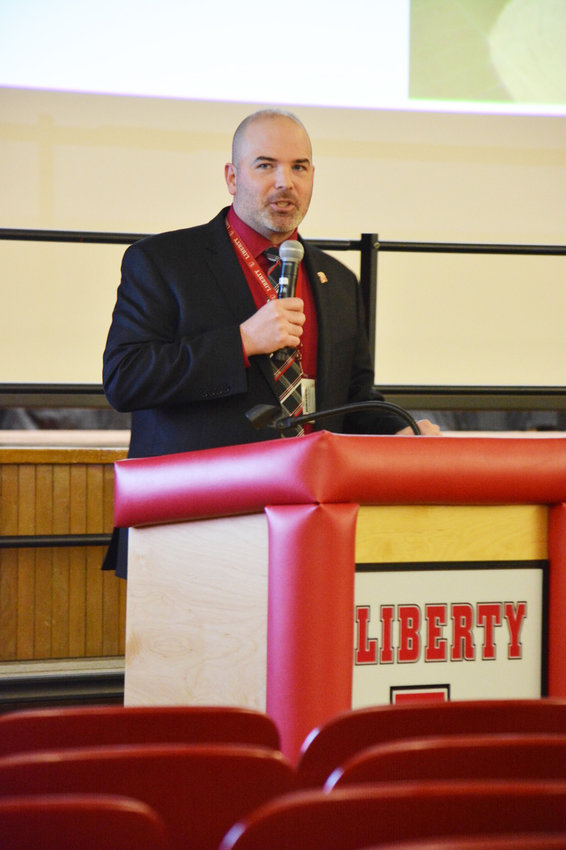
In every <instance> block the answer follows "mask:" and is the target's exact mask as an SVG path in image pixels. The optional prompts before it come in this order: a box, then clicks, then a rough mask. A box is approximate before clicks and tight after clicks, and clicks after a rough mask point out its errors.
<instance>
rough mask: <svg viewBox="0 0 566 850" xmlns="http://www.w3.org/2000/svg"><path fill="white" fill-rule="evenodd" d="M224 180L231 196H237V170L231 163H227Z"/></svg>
mask: <svg viewBox="0 0 566 850" xmlns="http://www.w3.org/2000/svg"><path fill="white" fill-rule="evenodd" d="M224 179H225V180H226V185H227V186H228V191H229V192H230V194H231V195H235V194H236V169H235V167H234V165H233V164H232V163H231V162H227V163H226V165H225V166H224Z"/></svg>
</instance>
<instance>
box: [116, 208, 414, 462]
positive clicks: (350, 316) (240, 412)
mask: <svg viewBox="0 0 566 850" xmlns="http://www.w3.org/2000/svg"><path fill="white" fill-rule="evenodd" d="M225 216H226V210H222V212H221V213H220V214H219V215H218V216H216V218H214V219H213V220H212V221H211V222H210V223H208V224H205V225H201V226H199V227H193V228H188V229H185V230H177V231H173V232H170V233H163V234H159V235H157V236H151V237H149V238H147V239H143V240H141V241H139V242H136V243H135V244H134V245H132V246H131V247H130V248H128V250H127V251H126V253H125V255H124V260H123V264H122V282H121V284H120V287H119V289H118V298H117V302H116V307H115V309H114V314H113V318H112V325H111V328H110V332H109V334H108V341H107V344H106V350H105V352H104V371H103V380H104V390H105V393H106V397H107V399H108V401H109V402H110V404H111V405H112V407H114V408H115V409H116V410H120V411H132V433H131V444H130V456H131V457H146V456H151V455H160V454H171V453H174V452H182V451H190V450H194V449H205V448H212V447H215V446H226V445H234V444H237V443H250V442H256V441H259V440H269V439H273V438H274V437H277V434H276V433H275V432H274V431H273V430H269V429H264V430H261V431H257V430H255V429H254V428H253V426H252V425H251V424H250V423H249V422H248V420H247V419H246V416H245V413H246V411H247V410H249V409H250V408H251V407H253V406H254V405H255V404H260V403H264V404H276V403H277V394H276V390H275V385H274V381H273V376H272V369H271V364H270V362H269V358H268V357H267V356H265V355H261V356H256V357H252V358H251V363H250V366H249V367H248V368H246V367H245V365H244V360H243V355H242V343H241V339H240V332H239V325H240V324H241V323H242V322H243V321H245V319H247V318H249V316H251V315H252V313H254V312H255V310H256V307H255V304H254V301H253V298H252V295H251V293H250V290H249V287H248V284H247V281H246V278H245V276H244V274H243V272H242V269H241V267H240V264H239V262H238V259H237V257H236V255H235V252H234V249H233V247H232V243H231V241H230V238H229V236H228V234H227V232H226V227H225V224H224V219H225ZM304 262H305V264H306V269H307V272H308V275H309V279H310V281H311V286H312V289H313V295H314V299H315V304H316V311H317V321H318V365H317V380H316V398H317V409H319V410H321V409H323V408H328V407H335V406H338V405H341V404H345V403H347V402H354V401H363V400H367V399H369V398H370V397H371V392H372V386H373V370H372V366H371V362H370V356H369V349H368V344H367V338H366V333H365V329H364V320H363V311H362V304H361V299H360V293H359V286H358V283H357V280H356V277H355V275H354V274H353V273H352V272H351V271H349V270H348V269H347V268H346V267H345V266H343V265H342V264H341V263H339V262H338V261H337V260H335V259H333V258H332V257H329V256H328V255H327V254H324V253H323V252H322V251H320V250H318V249H316V248H312V247H309V246H308V245H306V246H305V260H304ZM317 272H322V273H323V275H322V280H326V282H322V281H321V278H320V277H319V276H318V274H317ZM405 425H406V423H405V422H403V421H402V420H401V419H398V418H397V417H396V416H394V415H393V416H392V415H390V414H389V415H383V413H381V412H380V413H379V415H375V414H373V413H372V415H368V414H367V413H365V414H364V415H363V417H361V416H359V415H357V416H356V415H354V416H351V417H349V418H347V419H346V421H342V419H340V418H336V419H334V418H333V419H328V420H325V421H324V422H322V423H321V424H320V427H324V428H326V429H328V430H333V431H347V432H356V431H358V432H360V433H394V432H395V431H397V430H399V429H400V428H403V427H404V426H405Z"/></svg>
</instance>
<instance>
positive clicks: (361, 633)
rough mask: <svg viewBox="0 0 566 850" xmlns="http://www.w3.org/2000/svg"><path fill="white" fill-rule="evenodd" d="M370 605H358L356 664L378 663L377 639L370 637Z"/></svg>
mask: <svg viewBox="0 0 566 850" xmlns="http://www.w3.org/2000/svg"><path fill="white" fill-rule="evenodd" d="M368 620H369V605H358V606H357V607H356V623H357V624H358V625H357V649H356V655H355V661H356V664H377V640H376V639H375V638H372V639H371V640H370V639H369V638H368Z"/></svg>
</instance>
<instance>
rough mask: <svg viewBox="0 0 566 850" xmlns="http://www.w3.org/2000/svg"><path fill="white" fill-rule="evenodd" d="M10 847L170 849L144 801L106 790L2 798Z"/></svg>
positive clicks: (1, 819)
mask: <svg viewBox="0 0 566 850" xmlns="http://www.w3.org/2000/svg"><path fill="white" fill-rule="evenodd" d="M0 846H2V847H4V848H6V850H37V848H38V847H41V850H61V848H62V847H76V848H80V850H101V848H104V850H169V847H170V843H169V838H168V834H167V831H166V829H165V825H164V823H163V821H162V820H161V818H160V817H159V816H158V815H157V814H156V813H155V812H154V811H153V810H152V809H151V808H150V807H149V806H147V805H146V804H145V803H141V802H140V801H139V800H131V799H128V798H126V797H113V796H108V795H102V794H97V795H94V794H91V795H87V794H82V795H79V794H59V795H48V796H45V795H37V796H34V797H6V798H0Z"/></svg>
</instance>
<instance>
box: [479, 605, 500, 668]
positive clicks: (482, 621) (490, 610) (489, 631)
mask: <svg viewBox="0 0 566 850" xmlns="http://www.w3.org/2000/svg"><path fill="white" fill-rule="evenodd" d="M477 622H478V626H483V627H484V631H483V634H484V638H483V647H482V655H481V657H482V661H493V660H494V658H495V656H496V651H495V630H494V627H495V626H500V625H501V603H500V602H479V603H478V614H477Z"/></svg>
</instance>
